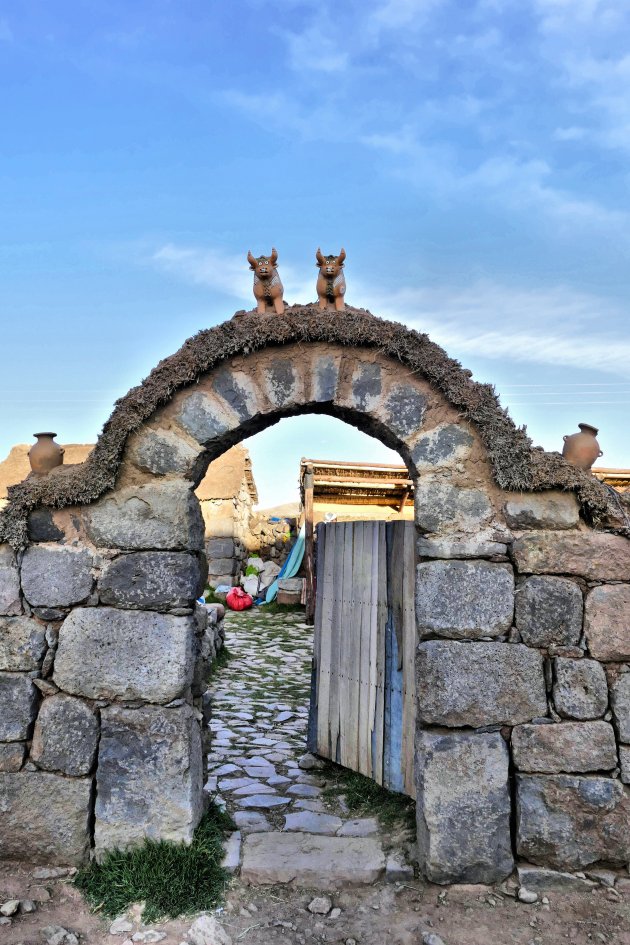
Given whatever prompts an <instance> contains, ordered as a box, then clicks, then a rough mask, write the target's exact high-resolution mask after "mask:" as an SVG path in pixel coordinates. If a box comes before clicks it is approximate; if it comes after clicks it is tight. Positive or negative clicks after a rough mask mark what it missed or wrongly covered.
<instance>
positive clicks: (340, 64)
mask: <svg viewBox="0 0 630 945" xmlns="http://www.w3.org/2000/svg"><path fill="white" fill-rule="evenodd" d="M278 32H279V35H280V36H281V37H282V38H283V39H284V40H285V41H286V43H287V47H288V51H289V65H290V66H291V68H292V69H295V70H297V71H300V72H302V73H305V72H309V71H313V70H314V71H315V72H327V73H334V72H343V71H344V70H345V69H346V68H347V67H348V63H349V54H348V51H347V49H345V48H344V46H343V45H341V43H342V37H340V36H338V33H337V31H336V30H332V31H331V30H330V28H328V31H327V32H326V31H324V30H323V29H322V28H321V27H320V26H319V25H315V24H313V25H311V26H309V27H307V28H306V29H305V30H304V31H303V32H301V33H295V32H288V31H286V30H281V31H278Z"/></svg>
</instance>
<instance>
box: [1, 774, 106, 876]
mask: <svg viewBox="0 0 630 945" xmlns="http://www.w3.org/2000/svg"><path fill="white" fill-rule="evenodd" d="M91 802H92V779H91V778H82V779H79V778H64V777H61V775H57V774H48V773H46V772H43V771H20V772H18V773H16V774H0V814H1V816H0V850H2V856H3V858H4V857H6V858H7V859H16V860H26V861H28V862H29V863H45V864H47V865H48V864H54V863H59V864H61V865H63V866H71V865H76V866H78V865H80V864H81V863H83V862H85V860H86V859H87V857H88V854H89V850H90V834H89V821H90V810H91Z"/></svg>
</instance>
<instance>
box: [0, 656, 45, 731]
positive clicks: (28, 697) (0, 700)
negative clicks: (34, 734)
mask: <svg viewBox="0 0 630 945" xmlns="http://www.w3.org/2000/svg"><path fill="white" fill-rule="evenodd" d="M37 700H38V692H37V689H36V687H35V686H34V685H33V681H32V679H31V677H30V676H28V675H27V674H25V673H0V741H1V742H19V741H23V740H24V739H26V738H29V737H30V734H31V727H32V725H33V722H34V721H35V713H36V711H37Z"/></svg>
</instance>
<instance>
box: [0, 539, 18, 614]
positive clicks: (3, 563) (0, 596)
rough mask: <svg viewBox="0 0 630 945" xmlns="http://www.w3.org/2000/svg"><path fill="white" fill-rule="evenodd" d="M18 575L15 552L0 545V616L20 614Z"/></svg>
mask: <svg viewBox="0 0 630 945" xmlns="http://www.w3.org/2000/svg"><path fill="white" fill-rule="evenodd" d="M21 613H22V601H21V600H20V573H19V571H18V566H17V562H16V560H15V552H14V551H13V549H12V548H11V547H10V546H9V545H0V614H7V615H12V614H21Z"/></svg>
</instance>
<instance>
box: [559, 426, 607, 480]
mask: <svg viewBox="0 0 630 945" xmlns="http://www.w3.org/2000/svg"><path fill="white" fill-rule="evenodd" d="M578 426H579V428H580V431H581V432H580V433H573V434H572V435H571V436H565V437H563V439H564V446H563V447H562V455H563V456H564V458H565V459H566V460H568V461H569V462H570V463H573V465H574V466H577V467H578V469H583V470H584V472H588V470H589V469H590V468H591V466H592V465H593V463H594V462H595V460H596V459H599V457H600V456H603V455H604V454H603V453H602V451H601V450H600V448H599V443H598V442H597V439H596V437H597V433H598V430H597V427H592V426H590V424H588V423H578Z"/></svg>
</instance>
